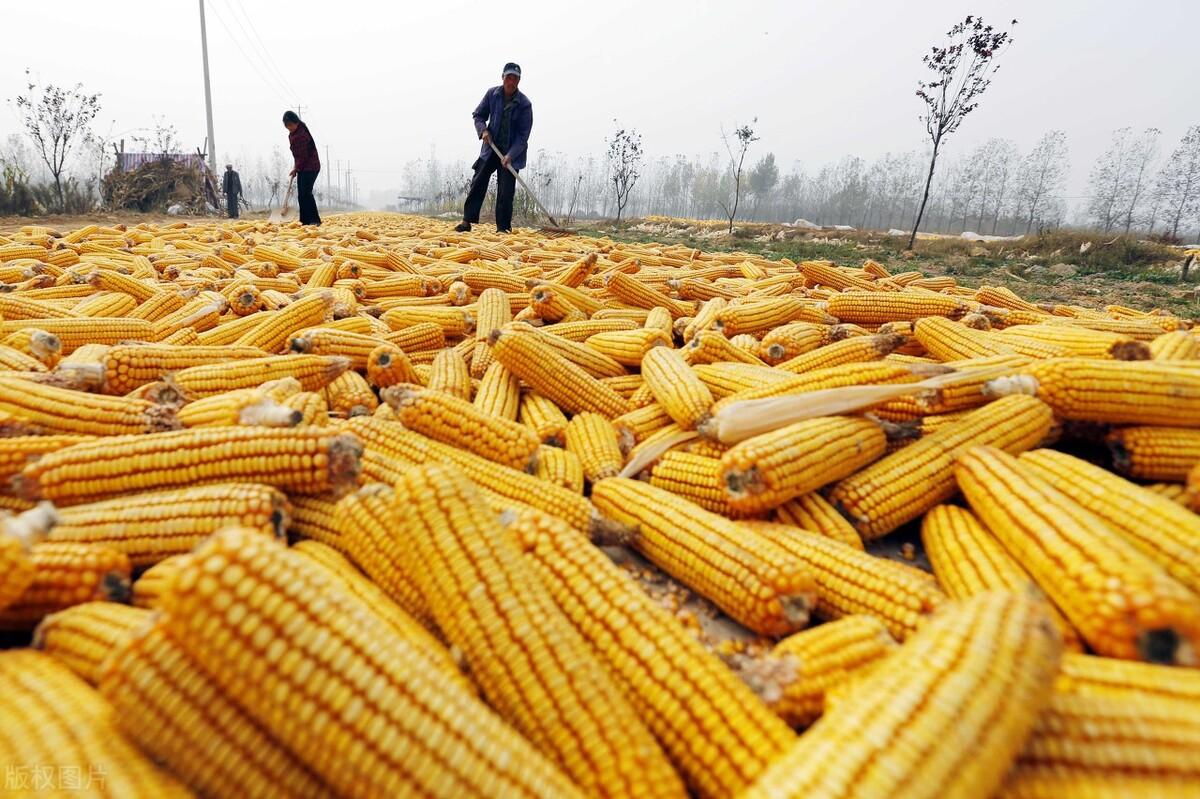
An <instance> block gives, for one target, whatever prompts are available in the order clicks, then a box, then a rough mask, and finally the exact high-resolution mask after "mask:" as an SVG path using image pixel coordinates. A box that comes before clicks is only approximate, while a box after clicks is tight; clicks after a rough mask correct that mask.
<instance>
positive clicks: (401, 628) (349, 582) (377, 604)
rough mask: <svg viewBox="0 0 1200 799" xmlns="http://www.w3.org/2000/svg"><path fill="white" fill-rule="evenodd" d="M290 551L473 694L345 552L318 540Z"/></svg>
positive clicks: (425, 633)
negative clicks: (319, 571)
mask: <svg viewBox="0 0 1200 799" xmlns="http://www.w3.org/2000/svg"><path fill="white" fill-rule="evenodd" d="M389 493H390V491H389ZM291 551H292V552H294V553H295V554H297V555H299V556H301V557H302V558H304V559H305V560H306V561H308V562H309V563H312V564H313V565H315V566H318V567H320V569H321V570H322V571H323V572H325V574H326V575H327V576H328V577H329V578H330V579H332V580H334V581H335V582H336V583H337V584H338V585H339V586H340V587H341V588H342V590H344V591H345V592H346V593H348V594H350V595H351V596H352V597H354V598H355V599H357V600H358V601H359V602H361V603H362V604H363V605H364V606H365V607H366V608H367V609H369V610H370V612H371V615H373V616H375V617H376V618H378V619H380V620H381V621H383V622H384V623H385V624H386V625H387V626H388V627H390V628H391V629H392V630H393V631H394V632H395V633H396V635H398V636H400V637H401V638H403V639H404V640H405V641H407V642H408V643H409V644H411V645H412V646H413V648H415V649H417V650H418V651H419V652H420V653H421V655H422V656H423V657H424V658H425V659H426V660H428V661H429V663H430V664H431V665H432V666H433V667H434V668H435V669H436V670H437V671H438V672H439V673H440V675H441V676H442V677H444V678H446V679H447V680H449V681H450V682H453V683H455V684H456V685H458V686H459V687H460V688H463V689H465V690H466V691H467V692H468V693H472V694H473V693H475V688H474V687H473V686H472V684H471V682H470V681H469V680H468V679H467V678H466V677H464V676H463V674H462V672H461V671H459V669H458V664H457V663H456V662H455V660H454V656H453V655H452V654H451V653H450V651H449V650H448V649H446V647H445V645H444V644H442V642H441V641H439V640H438V639H437V637H436V636H434V634H433V633H431V632H430V631H429V628H427V627H426V626H424V625H423V624H422V623H421V622H420V621H418V620H417V619H415V618H414V617H413V616H412V615H411V614H409V613H408V611H406V610H404V608H403V607H402V606H401V605H400V604H399V603H397V602H396V601H395V600H393V599H392V598H391V597H390V596H388V594H387V592H385V591H384V590H383V589H382V588H380V587H379V586H378V585H377V584H376V583H374V582H373V581H372V580H370V579H369V578H368V577H366V576H365V575H364V574H363V573H362V572H361V571H359V569H358V568H357V567H356V566H355V565H354V564H353V563H351V562H350V561H349V560H348V559H347V558H346V556H345V555H343V554H342V553H340V552H338V551H337V550H336V549H334V548H333V547H330V546H328V545H326V544H322V543H320V542H319V541H300V542H299V543H297V544H296V545H295V546H293V547H292V548H291Z"/></svg>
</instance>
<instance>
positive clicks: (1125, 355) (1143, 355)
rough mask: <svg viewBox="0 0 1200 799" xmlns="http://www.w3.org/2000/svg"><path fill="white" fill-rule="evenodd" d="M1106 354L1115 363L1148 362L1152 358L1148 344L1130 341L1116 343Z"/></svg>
mask: <svg viewBox="0 0 1200 799" xmlns="http://www.w3.org/2000/svg"><path fill="white" fill-rule="evenodd" d="M1108 352H1109V354H1110V355H1112V357H1113V359H1114V360H1117V361H1149V360H1151V359H1153V357H1154V355H1153V354H1152V353H1151V352H1150V345H1149V344H1147V343H1146V342H1144V341H1134V340H1132V339H1130V340H1129V341H1118V342H1116V343H1115V344H1113V345H1112V347H1111V348H1110V349H1109V351H1108Z"/></svg>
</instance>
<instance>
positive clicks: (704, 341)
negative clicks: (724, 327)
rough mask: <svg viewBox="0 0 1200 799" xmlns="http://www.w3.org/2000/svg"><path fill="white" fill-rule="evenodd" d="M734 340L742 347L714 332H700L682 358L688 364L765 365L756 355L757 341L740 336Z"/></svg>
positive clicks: (750, 337) (749, 337) (690, 342)
mask: <svg viewBox="0 0 1200 799" xmlns="http://www.w3.org/2000/svg"><path fill="white" fill-rule="evenodd" d="M743 336H745V338H743ZM734 339H740V340H741V344H742V345H743V346H739V344H738V343H737V342H735V341H733V340H730V339H727V338H725V336H723V335H721V334H720V333H718V332H717V331H715V330H702V331H700V332H699V333H697V334H696V336H695V337H693V338H692V340H691V341H689V342H688V344H687V346H686V347H684V349H683V354H684V358H685V359H686V360H687V362H688V363H689V364H702V363H722V362H729V363H747V364H753V365H757V366H764V365H765V364H764V363H763V362H762V360H761V359H760V358H759V357H758V355H757V354H756V353H757V352H758V341H757V340H756V339H755V338H754V337H753V336H749V335H747V334H741V335H738V336H735V337H734Z"/></svg>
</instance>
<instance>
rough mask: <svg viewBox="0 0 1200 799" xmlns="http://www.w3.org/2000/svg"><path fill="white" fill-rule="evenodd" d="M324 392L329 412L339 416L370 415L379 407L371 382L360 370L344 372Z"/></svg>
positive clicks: (330, 382)
mask: <svg viewBox="0 0 1200 799" xmlns="http://www.w3.org/2000/svg"><path fill="white" fill-rule="evenodd" d="M323 393H324V395H325V403H326V405H327V406H328V408H329V412H330V413H333V414H335V415H337V416H368V415H370V414H372V413H374V412H375V409H376V408H377V407H379V398H378V397H376V396H375V392H374V391H372V390H371V384H370V383H368V382H367V379H366V378H365V377H363V376H362V375H360V374H359V373H358V372H354V371H346V372H342V373H341V374H340V375H338V376H337V377H335V378H334V379H333V380H331V381H329V384H328V385H327V386H325V389H324V391H323Z"/></svg>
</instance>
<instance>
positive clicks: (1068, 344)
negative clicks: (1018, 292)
mask: <svg viewBox="0 0 1200 799" xmlns="http://www.w3.org/2000/svg"><path fill="white" fill-rule="evenodd" d="M995 338H996V339H997V340H999V341H1001V342H1004V343H1006V344H1007V343H1009V342H1015V343H1016V344H1020V343H1022V342H1028V343H1032V345H1033V346H1034V347H1036V346H1037V345H1038V344H1043V345H1049V346H1052V347H1054V348H1055V349H1057V350H1061V351H1064V357H1069V358H1114V359H1116V360H1119V361H1145V360H1149V358H1150V357H1151V353H1150V347H1149V346H1148V345H1147V344H1146V343H1145V342H1143V341H1135V340H1133V339H1131V338H1129V337H1127V336H1121V335H1118V334H1116V333H1106V332H1103V331H1100V330H1090V329H1088V328H1082V327H1070V326H1068V325H1058V324H1053V325H1051V324H1046V325H1015V326H1012V327H1007V328H1005V329H1004V330H1002V331H1000V332H999V333H996V334H995ZM1016 344H1014V346H1013V347H1012V348H1013V349H1017V346H1016Z"/></svg>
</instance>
